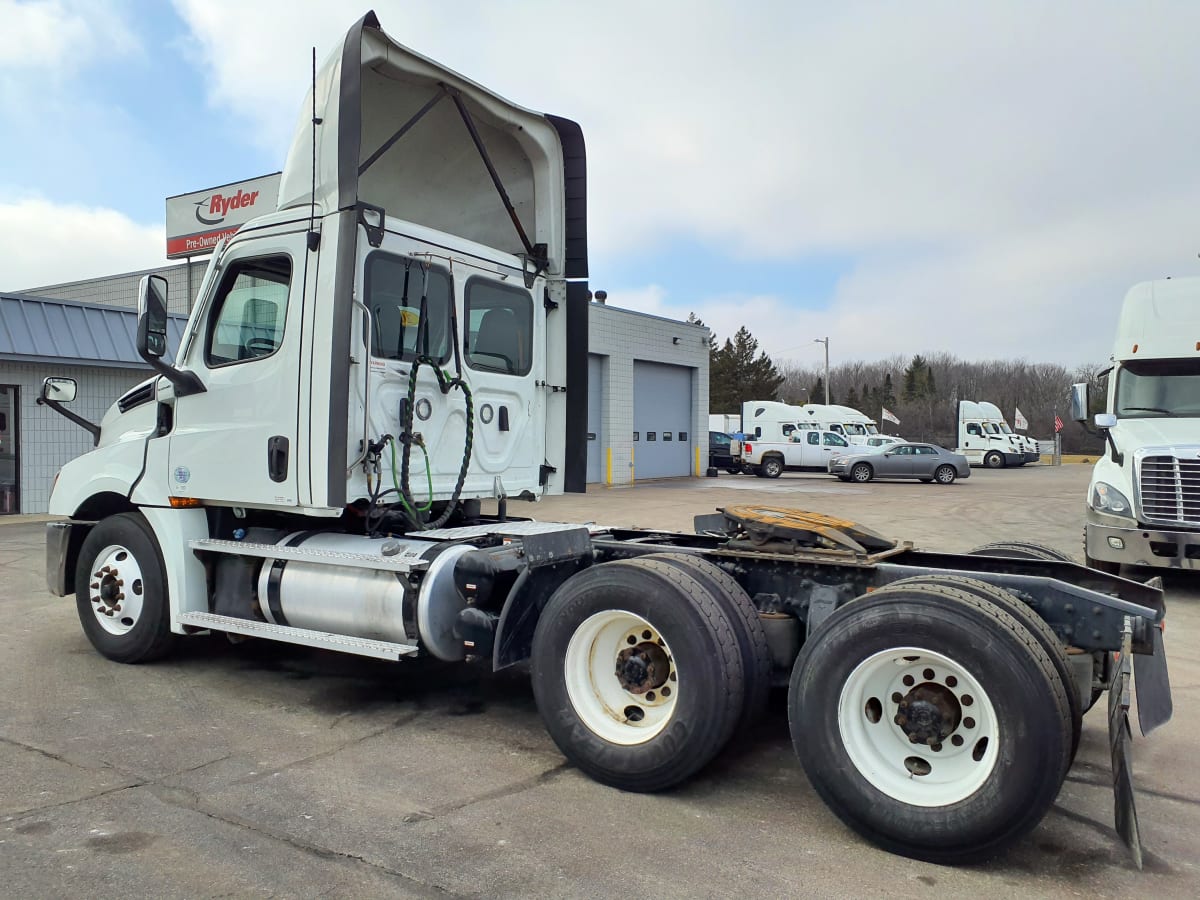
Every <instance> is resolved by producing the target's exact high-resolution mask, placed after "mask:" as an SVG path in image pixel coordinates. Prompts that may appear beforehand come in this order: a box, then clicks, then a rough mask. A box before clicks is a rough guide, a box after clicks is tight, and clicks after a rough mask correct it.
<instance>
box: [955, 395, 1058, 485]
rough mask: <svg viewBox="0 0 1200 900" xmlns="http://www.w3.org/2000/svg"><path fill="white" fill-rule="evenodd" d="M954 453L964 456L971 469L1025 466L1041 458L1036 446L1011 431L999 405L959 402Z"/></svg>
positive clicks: (969, 401) (971, 401) (970, 401)
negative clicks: (974, 467) (956, 441)
mask: <svg viewBox="0 0 1200 900" xmlns="http://www.w3.org/2000/svg"><path fill="white" fill-rule="evenodd" d="M955 452H956V453H961V454H962V455H963V456H965V457H966V458H967V462H969V463H970V464H971V465H973V466H986V467H987V468H989V469H1003V468H1005V467H1007V466H1023V465H1025V463H1027V462H1034V461H1036V460H1037V458H1038V456H1037V453H1036V445H1035V446H1033V447H1032V448H1031V447H1030V444H1029V443H1028V441H1027V439H1026V438H1025V437H1023V436H1022V435H1019V434H1017V433H1016V432H1015V431H1013V430H1012V428H1011V427H1009V424H1008V422H1007V421H1006V420H1005V418H1004V414H1003V413H1001V412H1000V408H999V407H998V406H996V404H994V403H987V402H981V403H977V402H975V401H973V400H959V401H958V446H957V447H956V448H955Z"/></svg>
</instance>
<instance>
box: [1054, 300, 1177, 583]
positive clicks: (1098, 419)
mask: <svg viewBox="0 0 1200 900" xmlns="http://www.w3.org/2000/svg"><path fill="white" fill-rule="evenodd" d="M1088 402H1089V397H1088V387H1087V385H1086V384H1077V385H1075V387H1074V390H1073V391H1072V398H1071V416H1072V418H1074V419H1075V420H1076V421H1080V422H1086V420H1087V415H1088V409H1089V406H1088ZM1094 421H1095V426H1096V428H1098V429H1099V432H1100V434H1101V435H1103V436H1104V440H1105V444H1106V449H1105V452H1104V453H1103V455H1101V457H1100V458H1099V459H1098V460H1097V461H1096V465H1095V468H1093V469H1092V482H1091V485H1090V486H1089V487H1088V496H1087V525H1086V528H1085V537H1084V543H1085V550H1086V554H1087V561H1088V564H1089V565H1091V566H1093V567H1094V568H1098V569H1102V570H1104V571H1106V572H1114V573H1115V572H1116V571H1118V569H1119V568H1120V565H1121V563H1131V564H1133V565H1138V566H1160V567H1162V568H1169V569H1186V570H1190V571H1193V572H1195V571H1200V278H1177V279H1165V280H1162V281H1148V282H1145V283H1143V284H1139V285H1137V286H1135V287H1134V288H1132V289H1131V290H1130V291H1129V293H1128V294H1126V295H1125V302H1124V304H1123V305H1122V307H1121V318H1120V321H1119V322H1118V323H1117V339H1116V342H1115V344H1114V345H1113V357H1112V368H1111V369H1110V370H1109V372H1108V401H1107V406H1106V411H1105V412H1102V413H1097V414H1096V416H1095V420H1094Z"/></svg>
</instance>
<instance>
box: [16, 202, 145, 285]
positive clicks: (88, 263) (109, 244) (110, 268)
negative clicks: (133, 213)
mask: <svg viewBox="0 0 1200 900" xmlns="http://www.w3.org/2000/svg"><path fill="white" fill-rule="evenodd" d="M0 248H3V250H2V255H3V260H4V265H3V268H0V279H3V281H0V289H2V290H5V291H20V290H25V289H27V288H31V287H40V286H43V285H46V284H49V283H54V284H61V283H64V282H68V281H79V280H82V279H84V278H94V277H98V276H101V275H112V274H114V273H117V272H132V271H137V270H138V269H148V268H153V267H154V266H161V265H163V264H164V262H165V256H166V236H165V232H164V230H163V227H162V226H161V225H152V226H148V225H140V224H138V223H137V222H134V221H132V220H130V219H129V218H128V217H126V216H125V215H123V214H122V213H120V212H117V211H115V210H111V209H95V208H89V207H83V206H71V205H61V204H56V203H51V202H49V201H47V200H43V199H38V198H27V199H24V200H17V201H15V202H0Z"/></svg>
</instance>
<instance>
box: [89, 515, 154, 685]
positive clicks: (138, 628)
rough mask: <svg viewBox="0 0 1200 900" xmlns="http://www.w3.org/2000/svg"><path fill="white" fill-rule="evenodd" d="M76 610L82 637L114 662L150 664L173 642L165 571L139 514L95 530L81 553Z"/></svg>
mask: <svg viewBox="0 0 1200 900" xmlns="http://www.w3.org/2000/svg"><path fill="white" fill-rule="evenodd" d="M75 606H76V609H77V611H78V613H79V622H80V624H81V625H82V626H83V633H84V634H86V635H87V638H88V640H89V641H91V642H92V646H93V647H95V648H96V649H97V650H98V651H99V652H100V653H101V654H102V655H103V656H106V657H108V658H109V659H111V660H115V661H116V662H123V663H138V662H149V661H150V660H154V659H159V658H161V657H163V656H165V655H166V654H167V653H168V652H169V651H170V650H171V646H172V644H174V640H175V635H173V634H172V633H171V621H170V604H169V600H168V594H167V576H166V568H165V566H164V565H163V559H162V553H161V552H160V551H159V548H158V541H157V540H156V539H155V537H154V532H153V531H152V530H151V528H150V525H149V523H148V522H147V521H146V520H145V518H144V517H143V516H142V515H141V513H136V512H132V513H121V514H120V515H117V516H111V517H110V518H107V519H104V520H103V521H101V522H100V523H99V524H98V525H96V527H94V528H93V529H92V530H91V531H90V532H89V533H88V535H87V537H86V538H85V539H84V541H83V546H82V547H80V549H79V562H78V563H77V564H76V567H75Z"/></svg>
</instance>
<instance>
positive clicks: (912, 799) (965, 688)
mask: <svg viewBox="0 0 1200 900" xmlns="http://www.w3.org/2000/svg"><path fill="white" fill-rule="evenodd" d="M788 719H789V724H790V727H791V734H792V741H793V743H794V745H795V748H796V752H797V753H798V754H799V756H800V759H801V761H802V762H803V764H804V769H805V772H806V773H807V774H808V777H809V781H810V782H811V783H812V785H813V787H814V788H815V789H816V791H817V793H818V794H820V795H821V797H822V799H824V800H825V802H826V803H827V804H828V805H829V806H830V808H831V809H832V810H833V811H834V812H835V813H836V814H837V815H838V816H839V817H840V818H841V819H842V820H843V821H844V822H846V824H847V825H849V826H850V827H851V828H853V829H854V830H855V831H857V832H858V833H859V834H861V835H863V836H864V837H866V838H868V839H869V840H871V841H873V842H875V843H876V844H878V845H880V846H881V847H883V848H885V849H887V850H890V851H892V852H895V853H900V854H903V855H905V856H912V857H915V858H918V859H925V860H929V861H931V862H938V863H965V862H971V861H975V860H981V859H986V858H988V857H990V856H993V855H995V854H996V853H998V852H999V851H1000V850H1002V849H1003V848H1004V847H1006V846H1008V845H1009V844H1011V843H1012V842H1013V841H1015V840H1017V839H1018V838H1019V837H1020V836H1022V835H1023V834H1025V833H1026V832H1028V831H1029V830H1030V829H1032V828H1033V827H1034V826H1035V825H1036V824H1037V823H1038V822H1039V821H1040V820H1041V818H1042V816H1043V815H1044V814H1045V813H1046V811H1047V809H1049V807H1050V805H1051V804H1052V803H1053V802H1054V798H1055V796H1056V795H1057V793H1058V789H1059V785H1060V783H1061V779H1062V774H1063V773H1064V772H1065V771H1066V766H1067V761H1068V759H1069V754H1070V745H1071V732H1070V710H1069V709H1068V707H1067V700H1066V697H1065V695H1064V692H1063V690H1062V688H1061V686H1060V684H1059V681H1058V676H1057V674H1056V673H1055V670H1054V667H1053V665H1052V663H1051V661H1050V659H1049V658H1048V657H1047V655H1046V653H1045V651H1044V650H1043V649H1042V648H1041V647H1040V646H1039V645H1038V644H1037V643H1036V642H1035V641H1032V640H1031V639H1030V638H1029V636H1028V635H1027V633H1026V632H1025V631H1024V629H1023V628H1022V627H1021V625H1020V624H1019V623H1018V622H1017V620H1016V619H1014V618H1013V617H1012V616H1010V615H1008V614H1007V613H1005V612H1003V611H1002V610H999V609H997V608H996V607H994V606H992V605H991V604H989V603H987V602H984V601H982V600H980V599H978V598H976V597H972V596H970V595H969V594H966V593H965V592H961V591H938V592H937V593H936V595H935V594H934V593H933V592H929V591H925V590H922V589H920V588H917V587H915V586H914V587H912V588H907V589H901V590H896V591H889V592H886V593H885V592H877V593H875V594H870V595H867V596H864V597H862V598H860V599H858V600H855V601H853V602H852V603H848V604H846V605H845V606H843V607H842V608H841V609H839V610H838V611H837V612H835V613H834V614H833V615H832V616H830V617H829V619H828V620H827V621H826V622H825V624H824V625H822V626H821V628H820V629H819V630H818V631H817V633H816V634H814V635H813V636H812V638H810V639H809V641H808V642H806V643H805V645H804V648H803V650H802V651H801V653H800V656H799V657H798V658H797V661H796V666H795V668H794V670H793V672H792V678H791V683H790V689H789V696H788Z"/></svg>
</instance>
